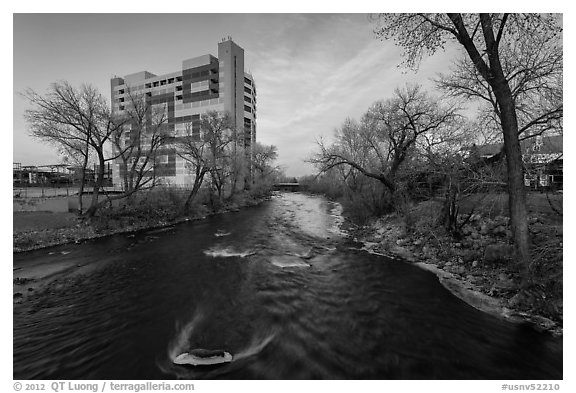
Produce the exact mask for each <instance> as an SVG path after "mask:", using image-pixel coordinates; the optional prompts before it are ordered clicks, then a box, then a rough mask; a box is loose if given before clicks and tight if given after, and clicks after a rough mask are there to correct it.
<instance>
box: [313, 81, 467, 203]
mask: <svg viewBox="0 0 576 393" xmlns="http://www.w3.org/2000/svg"><path fill="white" fill-rule="evenodd" d="M457 119H458V115H457V113H456V108H454V107H452V106H447V107H443V106H441V105H439V104H438V102H437V101H435V100H434V99H432V98H431V97H429V96H428V94H426V93H425V92H424V91H422V89H421V87H420V86H407V87H406V88H405V89H402V90H400V89H396V91H395V96H394V97H393V98H391V99H388V100H385V101H380V102H376V103H375V104H374V105H373V106H372V107H371V108H370V109H369V111H368V112H367V113H366V114H365V115H364V117H363V119H362V122H361V124H356V123H354V122H352V121H347V122H346V123H345V125H344V127H343V128H342V129H341V130H340V131H339V132H338V133H337V135H336V142H335V143H334V144H333V145H331V146H326V145H325V144H324V143H322V141H321V142H320V143H319V145H320V152H319V153H318V154H317V155H316V156H315V157H314V158H312V159H311V162H312V163H314V164H316V165H318V167H319V168H320V170H321V171H323V172H325V171H328V170H330V169H332V168H335V167H338V166H349V167H352V168H354V169H355V170H357V171H358V172H359V173H361V174H362V175H364V176H367V177H369V178H373V179H376V180H378V181H379V182H381V183H382V184H383V185H384V187H386V189H388V191H389V192H390V193H392V194H395V193H396V191H397V188H398V184H397V175H398V172H399V170H400V169H401V166H402V165H403V164H404V163H405V162H406V161H407V160H408V159H409V157H411V155H412V154H413V153H414V151H415V150H416V148H417V143H418V141H419V140H420V139H422V138H425V137H426V136H427V135H429V136H428V137H429V138H432V135H431V134H433V133H435V132H442V131H443V130H444V129H445V128H448V127H450V125H451V124H452V123H453V122H454V121H456V120H457Z"/></svg>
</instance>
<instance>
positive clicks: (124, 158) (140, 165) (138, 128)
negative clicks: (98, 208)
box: [103, 89, 171, 203]
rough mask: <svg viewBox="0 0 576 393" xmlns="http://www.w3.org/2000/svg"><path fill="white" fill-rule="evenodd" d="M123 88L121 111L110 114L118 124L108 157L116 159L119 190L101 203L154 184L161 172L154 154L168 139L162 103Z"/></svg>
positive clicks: (158, 151)
mask: <svg viewBox="0 0 576 393" xmlns="http://www.w3.org/2000/svg"><path fill="white" fill-rule="evenodd" d="M127 92H128V100H127V101H126V102H125V109H124V111H123V112H121V113H119V114H116V115H115V117H114V118H115V121H116V122H117V123H118V124H119V125H120V126H119V127H118V128H117V132H115V133H114V135H113V138H112V144H113V155H112V157H111V158H110V159H113V160H116V161H117V162H119V163H120V171H119V172H120V174H121V176H122V183H123V192H122V193H121V194H118V195H115V196H109V197H108V200H107V201H104V202H103V203H106V202H108V201H111V200H114V199H122V198H127V197H130V196H132V195H133V194H134V193H136V192H138V191H140V190H146V189H150V188H152V187H154V186H155V185H156V184H157V181H158V179H159V177H160V176H159V175H161V170H160V168H159V164H158V156H159V155H160V153H162V150H161V149H162V148H163V147H165V146H166V145H167V143H168V142H169V141H170V140H171V139H170V138H171V137H170V135H171V131H170V129H169V127H168V124H167V123H168V114H167V111H166V107H165V105H153V104H152V103H151V102H150V101H149V100H148V99H147V97H146V96H145V95H143V94H139V93H135V92H133V91H131V90H130V89H127ZM164 153H167V154H168V153H169V152H168V151H165V152H164Z"/></svg>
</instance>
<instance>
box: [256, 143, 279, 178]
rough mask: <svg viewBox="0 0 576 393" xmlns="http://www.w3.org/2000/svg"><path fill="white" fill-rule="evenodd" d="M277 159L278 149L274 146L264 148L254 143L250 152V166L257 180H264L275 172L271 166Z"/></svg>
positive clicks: (274, 168)
mask: <svg viewBox="0 0 576 393" xmlns="http://www.w3.org/2000/svg"><path fill="white" fill-rule="evenodd" d="M276 158H278V149H277V148H276V146H274V145H270V146H266V145H263V144H261V143H256V144H255V145H254V148H253V152H252V165H253V167H254V171H255V172H256V174H257V175H258V177H259V178H266V177H267V176H270V175H271V174H272V173H274V172H275V171H276V169H277V168H276V167H274V166H272V162H274V161H275V160H276Z"/></svg>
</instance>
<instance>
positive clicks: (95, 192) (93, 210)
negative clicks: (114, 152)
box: [86, 154, 105, 217]
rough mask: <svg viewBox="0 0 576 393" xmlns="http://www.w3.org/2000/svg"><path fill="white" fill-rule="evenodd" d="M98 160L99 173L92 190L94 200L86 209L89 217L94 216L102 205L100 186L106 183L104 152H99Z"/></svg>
mask: <svg viewBox="0 0 576 393" xmlns="http://www.w3.org/2000/svg"><path fill="white" fill-rule="evenodd" d="M98 162H99V168H98V175H97V176H96V181H95V183H94V189H93V191H92V202H91V203H90V207H89V208H88V210H86V216H87V217H94V215H95V214H96V211H97V210H98V208H99V207H100V205H99V204H98V194H99V192H100V188H102V185H103V184H104V163H105V161H104V155H103V154H98Z"/></svg>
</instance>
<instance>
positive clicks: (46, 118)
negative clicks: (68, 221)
mask: <svg viewBox="0 0 576 393" xmlns="http://www.w3.org/2000/svg"><path fill="white" fill-rule="evenodd" d="M23 96H24V97H25V98H26V99H28V100H29V101H30V103H31V104H32V105H33V107H34V108H33V109H29V110H27V111H26V113H25V118H26V120H27V121H28V123H29V125H30V130H31V133H32V135H33V136H35V137H37V138H39V139H41V140H43V141H46V142H48V143H51V144H53V145H55V146H57V148H58V149H59V150H60V151H67V152H68V153H71V154H74V155H78V156H80V157H81V161H82V164H83V165H82V179H81V184H80V192H79V207H80V211H79V212H80V213H82V194H83V192H84V185H85V180H86V176H85V174H86V167H87V164H88V158H89V156H90V154H91V153H94V155H95V157H96V159H97V161H98V164H99V170H98V173H97V178H96V182H95V185H94V192H93V198H92V203H91V205H90V207H89V208H88V209H87V211H86V212H85V214H86V215H87V216H89V217H90V216H92V215H93V214H94V213H95V211H96V210H95V209H96V205H97V201H98V192H99V190H100V188H101V187H102V184H103V181H104V163H105V148H106V145H107V144H108V143H109V140H110V138H111V136H112V134H113V133H114V132H115V131H116V129H117V127H118V124H117V123H115V122H113V121H112V118H111V116H110V109H109V106H108V104H107V102H106V100H105V99H104V97H103V96H102V95H101V94H100V93H99V92H98V91H97V90H96V88H94V87H93V86H90V85H82V86H81V87H80V88H79V89H76V88H74V87H72V86H71V85H70V84H69V83H68V82H65V81H64V82H58V83H54V84H52V85H51V86H50V89H49V91H48V93H47V94H46V95H44V96H42V95H40V94H38V93H36V92H35V91H33V90H31V89H27V90H26V91H25V92H24V93H23Z"/></svg>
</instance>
